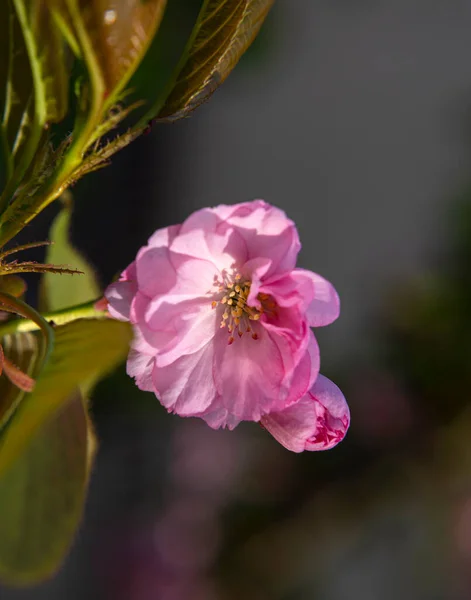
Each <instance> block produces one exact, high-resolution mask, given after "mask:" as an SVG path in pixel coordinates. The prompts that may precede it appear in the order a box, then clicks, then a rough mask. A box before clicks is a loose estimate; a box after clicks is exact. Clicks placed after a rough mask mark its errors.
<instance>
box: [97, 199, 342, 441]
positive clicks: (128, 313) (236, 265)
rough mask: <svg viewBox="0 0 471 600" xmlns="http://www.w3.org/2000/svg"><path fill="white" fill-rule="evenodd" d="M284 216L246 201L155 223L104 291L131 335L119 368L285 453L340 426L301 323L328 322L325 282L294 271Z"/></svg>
mask: <svg viewBox="0 0 471 600" xmlns="http://www.w3.org/2000/svg"><path fill="white" fill-rule="evenodd" d="M300 247H301V245H300V242H299V238H298V233H297V230H296V227H295V225H294V223H293V222H292V221H291V220H289V219H288V218H287V217H286V215H285V213H284V212H283V211H281V210H279V209H277V208H275V207H273V206H270V205H269V204H267V203H265V202H263V201H261V200H255V201H253V202H247V203H243V204H236V205H234V206H224V205H222V206H218V207H216V208H205V209H203V210H199V211H197V212H195V213H193V214H192V215H191V216H190V217H189V218H188V219H187V220H186V221H185V222H184V223H183V224H181V225H174V226H171V227H167V228H164V229H159V230H158V231H156V232H155V233H154V235H152V236H151V237H150V239H149V241H148V244H147V246H144V247H143V248H141V249H140V250H139V252H138V254H137V258H136V260H135V261H134V262H133V263H131V265H129V267H128V268H127V269H126V270H125V271H124V272H123V273H122V275H121V278H120V280H119V281H117V282H116V283H114V284H112V285H110V286H109V287H108V289H107V290H106V292H105V296H106V298H107V300H108V303H109V312H110V314H111V316H113V317H115V318H116V319H121V320H126V321H130V322H131V323H132V324H133V326H134V331H135V337H134V341H133V345H132V349H131V352H130V354H129V358H128V366H127V370H128V374H129V375H131V376H132V377H134V378H135V380H136V383H137V385H138V387H139V388H140V389H142V390H147V391H152V392H154V393H155V394H156V396H157V397H158V398H159V400H160V402H161V403H162V404H163V405H164V406H165V407H166V408H167V410H168V411H169V412H174V413H176V414H178V415H180V416H184V417H201V418H202V419H204V420H205V421H206V422H207V423H208V424H209V425H210V426H211V427H213V428H219V427H229V428H230V429H233V428H234V427H235V426H236V425H237V424H238V423H239V422H240V421H260V422H261V423H262V425H263V426H264V427H265V428H266V429H267V430H268V431H270V432H271V433H272V434H273V436H274V437H275V438H276V439H277V440H278V441H279V442H280V443H281V444H283V445H284V446H286V447H287V448H289V449H290V450H293V451H295V452H301V451H302V450H304V449H307V450H321V449H327V448H331V447H332V446H334V445H335V444H336V443H338V442H339V441H340V440H341V439H342V438H343V437H344V435H345V433H346V430H347V428H348V425H349V420H350V416H349V410H348V406H347V404H346V402H345V399H344V397H343V395H342V394H341V392H340V390H339V389H338V388H337V387H336V386H335V385H334V384H333V383H331V382H330V381H329V380H328V379H326V378H325V377H322V376H320V375H319V349H318V346H317V342H316V339H315V337H314V334H313V332H312V329H311V327H320V326H323V325H328V324H329V323H332V321H334V320H335V319H336V318H337V317H338V315H339V299H338V296H337V293H336V292H335V290H334V288H333V287H332V285H331V284H330V283H329V282H328V281H326V280H325V279H324V278H322V277H321V276H320V275H316V274H315V273H312V272H311V271H306V270H304V269H297V268H295V266H296V258H297V255H298V252H299V250H300Z"/></svg>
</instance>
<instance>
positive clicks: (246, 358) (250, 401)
mask: <svg viewBox="0 0 471 600" xmlns="http://www.w3.org/2000/svg"><path fill="white" fill-rule="evenodd" d="M255 331H256V332H257V334H258V336H259V338H258V339H257V340H254V339H252V336H251V335H250V334H249V333H245V334H244V335H243V336H242V337H240V338H239V337H238V336H236V339H235V340H234V343H233V344H231V345H229V344H228V337H227V333H226V332H225V331H224V330H221V331H220V334H221V335H216V336H215V338H214V345H215V362H214V369H213V375H214V379H215V383H216V388H217V391H218V395H219V398H220V406H218V407H217V408H219V409H221V411H222V413H223V414H224V415H225V416H224V418H223V421H222V426H226V425H227V424H228V422H229V420H231V419H234V420H239V421H258V420H259V419H260V417H261V416H262V415H263V414H265V413H267V412H269V411H270V410H271V409H272V408H273V406H274V405H279V404H280V401H281V400H282V399H283V398H284V397H285V396H286V395H287V390H286V389H284V388H283V387H282V384H283V380H284V377H285V369H284V365H283V359H282V357H281V354H280V351H279V348H278V347H277V345H276V344H275V343H274V341H273V340H272V338H271V337H270V335H268V333H267V332H266V331H265V330H264V329H263V327H258V328H256V329H255ZM224 411H225V412H224Z"/></svg>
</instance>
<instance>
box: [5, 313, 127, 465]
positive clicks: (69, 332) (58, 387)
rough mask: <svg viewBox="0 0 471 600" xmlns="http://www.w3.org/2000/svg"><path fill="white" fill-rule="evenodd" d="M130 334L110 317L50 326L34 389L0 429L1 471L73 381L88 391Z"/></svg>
mask: <svg viewBox="0 0 471 600" xmlns="http://www.w3.org/2000/svg"><path fill="white" fill-rule="evenodd" d="M35 335H38V334H35ZM130 340H131V328H130V327H129V325H128V324H127V323H121V322H118V321H114V320H110V319H102V320H96V319H80V320H78V321H74V322H72V323H68V324H67V325H63V326H60V327H55V343H54V350H53V352H52V355H51V357H50V359H49V360H48V362H47V364H46V366H45V367H44V368H43V369H42V370H41V373H40V375H39V377H38V380H37V383H36V386H35V388H34V390H33V392H32V393H31V394H26V395H25V397H24V398H23V400H22V402H21V403H20V405H19V406H18V408H17V409H16V412H15V413H14V415H13V417H12V418H11V419H10V420H9V421H8V423H7V425H6V427H5V428H4V429H3V431H2V432H1V435H0V477H1V474H2V473H3V472H4V471H5V469H7V468H8V467H9V465H11V464H12V462H14V461H15V460H16V459H17V458H18V456H20V455H21V453H22V452H23V451H24V448H25V447H26V446H27V444H28V443H29V440H30V439H31V438H32V437H33V436H34V435H36V433H37V432H38V431H39V430H40V429H41V427H43V426H44V424H45V423H46V422H47V421H48V420H49V419H51V418H52V416H53V415H54V414H55V413H56V412H57V410H59V409H60V408H61V407H62V406H63V404H64V402H66V401H67V399H68V398H69V397H70V395H71V394H72V393H73V391H74V390H75V389H76V388H77V387H78V386H80V388H81V389H82V391H84V392H85V393H87V392H88V391H89V389H90V387H91V386H92V385H93V384H94V383H95V382H96V381H97V379H99V378H101V377H103V375H104V374H105V373H107V372H108V371H110V370H111V369H112V368H114V367H115V366H116V365H117V364H118V363H119V362H120V361H122V360H124V357H125V356H126V354H127V352H128V350H129V343H130Z"/></svg>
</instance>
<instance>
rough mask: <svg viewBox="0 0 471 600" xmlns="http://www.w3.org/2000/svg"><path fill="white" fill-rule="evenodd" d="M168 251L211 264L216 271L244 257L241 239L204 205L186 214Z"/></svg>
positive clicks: (222, 219) (224, 221)
mask: <svg viewBox="0 0 471 600" xmlns="http://www.w3.org/2000/svg"><path fill="white" fill-rule="evenodd" d="M171 250H172V252H176V253H178V254H183V255H186V256H191V257H193V258H199V259H202V260H205V261H208V262H211V263H213V264H214V265H215V266H216V267H217V268H218V269H219V270H222V269H229V268H231V266H232V265H233V264H234V263H235V264H238V265H241V264H243V263H244V262H245V261H246V260H247V247H246V244H245V240H244V239H243V237H242V236H241V235H240V234H239V232H238V231H237V229H234V228H233V227H231V226H230V225H229V224H228V223H227V222H226V220H225V219H224V218H221V216H220V215H219V214H218V211H217V209H212V208H204V209H202V210H198V211H196V212H195V213H193V214H192V215H190V216H189V217H188V219H187V220H186V221H185V222H184V223H183V225H182V226H181V229H180V232H179V235H178V237H177V238H175V240H174V241H173V242H172V244H171Z"/></svg>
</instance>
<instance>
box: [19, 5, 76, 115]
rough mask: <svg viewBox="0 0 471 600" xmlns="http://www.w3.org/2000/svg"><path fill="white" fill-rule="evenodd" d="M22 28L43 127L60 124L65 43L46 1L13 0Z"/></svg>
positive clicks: (64, 107)
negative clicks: (48, 124) (49, 124)
mask: <svg viewBox="0 0 471 600" xmlns="http://www.w3.org/2000/svg"><path fill="white" fill-rule="evenodd" d="M13 2H14V5H15V9H16V12H17V15H18V18H19V21H20V23H21V26H22V29H23V35H24V38H25V42H26V47H27V50H28V54H29V59H30V64H31V71H32V74H33V81H34V88H35V110H36V114H37V118H38V121H39V122H40V124H41V125H44V124H45V123H56V122H58V121H61V120H62V119H63V118H64V117H65V114H66V112H67V99H68V84H69V81H68V80H69V76H68V69H67V58H66V52H65V43H64V40H63V37H62V34H61V33H60V31H59V29H58V28H57V26H56V24H55V22H54V19H53V16H52V12H51V10H50V8H49V7H48V3H47V2H38V1H37V0H13Z"/></svg>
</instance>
